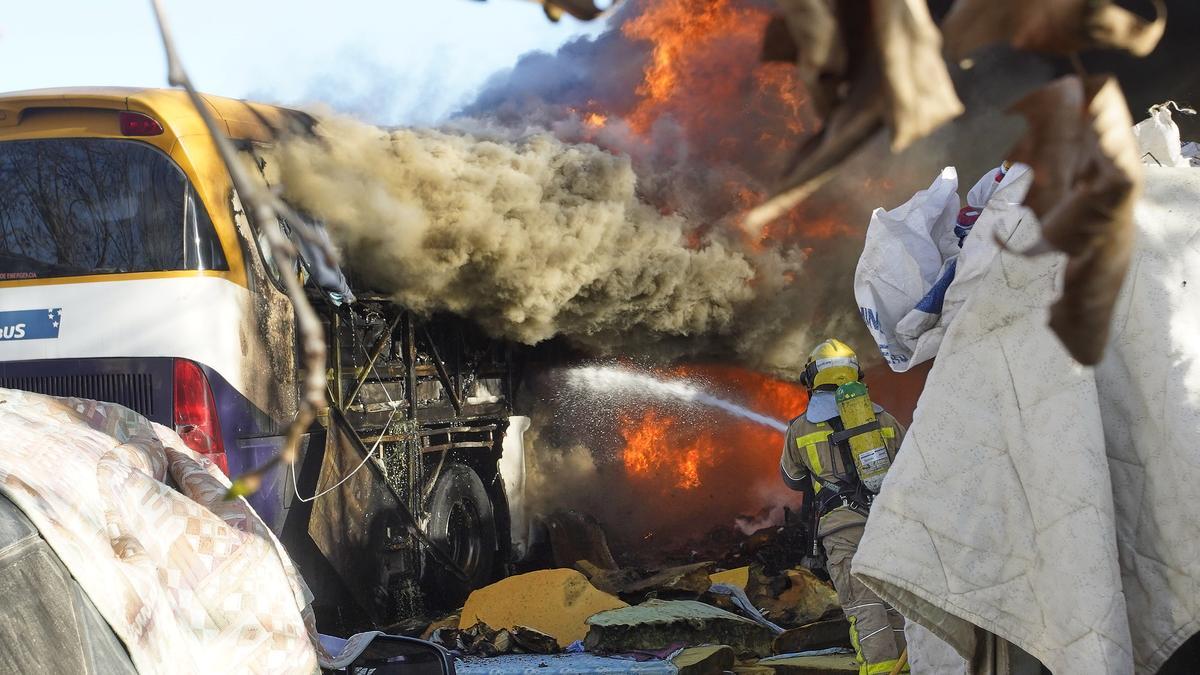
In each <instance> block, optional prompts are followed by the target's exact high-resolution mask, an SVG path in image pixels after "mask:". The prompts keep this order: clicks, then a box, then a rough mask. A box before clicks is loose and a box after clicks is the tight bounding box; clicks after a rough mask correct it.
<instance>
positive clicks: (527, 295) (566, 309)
mask: <svg viewBox="0 0 1200 675" xmlns="http://www.w3.org/2000/svg"><path fill="white" fill-rule="evenodd" d="M274 160H275V163H276V167H275V169H276V171H278V173H279V178H280V183H281V184H282V185H283V186H285V190H286V196H287V197H288V199H290V200H291V201H293V202H294V203H296V204H297V205H299V206H300V207H301V208H303V209H304V210H306V211H308V212H309V213H312V214H314V215H315V216H317V217H319V218H321V219H322V220H324V221H325V222H326V223H327V224H328V226H329V228H330V231H331V233H332V234H333V236H334V239H335V240H336V241H337V242H338V243H339V244H340V245H341V247H342V248H343V251H344V254H345V256H346V258H347V259H348V261H349V263H350V267H351V268H352V269H353V270H355V271H356V272H357V273H358V274H360V275H361V276H362V277H363V279H364V280H365V281H366V282H367V283H368V284H370V285H372V286H374V287H376V288H377V289H379V290H382V291H384V292H387V293H389V294H391V295H392V296H393V297H394V298H395V299H396V300H397V301H398V302H400V303H402V304H404V305H405V306H407V307H410V308H412V309H414V310H417V311H420V312H435V311H449V312H454V313H456V314H460V315H463V316H467V317H470V318H472V319H474V320H475V321H477V322H478V323H479V324H480V325H482V326H483V327H484V328H485V329H487V330H488V331H489V332H491V333H492V334H493V335H497V336H502V337H506V338H510V339H514V340H518V341H521V342H525V343H529V344H533V343H537V342H539V341H541V340H545V339H547V338H550V337H552V336H554V335H557V334H563V335H566V336H568V337H570V338H573V339H575V340H577V341H579V342H582V343H584V344H588V345H591V346H594V347H599V348H601V349H603V348H604V347H606V346H611V345H612V343H613V341H620V342H623V343H625V345H624V346H631V345H632V344H634V343H635V342H636V341H637V340H638V339H646V340H649V341H650V342H657V341H663V340H670V339H672V338H685V337H704V336H719V335H732V334H733V333H734V332H736V329H737V325H738V321H739V319H741V318H743V317H746V316H748V314H749V313H750V308H751V306H752V305H753V304H754V302H755V300H756V299H757V297H758V295H759V293H760V292H761V291H763V290H771V289H776V288H778V287H779V286H780V284H782V283H783V276H784V275H785V274H787V273H789V272H795V271H796V269H797V268H798V263H799V260H798V258H795V259H791V260H788V259H785V257H783V256H780V255H779V254H777V253H767V254H756V253H751V252H749V251H746V250H742V249H741V248H740V247H739V246H738V244H737V243H736V241H735V240H732V239H728V238H723V237H722V236H721V233H719V232H716V233H714V232H709V233H707V234H701V233H699V232H698V230H697V226H696V223H694V222H692V221H689V220H688V219H686V218H684V217H682V216H680V215H664V214H662V213H660V212H659V210H658V209H656V208H655V207H653V206H651V205H650V204H648V203H646V202H645V201H643V200H642V199H641V198H639V196H638V191H637V187H638V179H637V176H636V175H635V174H634V171H633V169H632V167H631V165H630V160H629V159H628V158H627V157H622V156H617V155H614V154H611V153H608V152H605V151H603V150H600V149H599V148H597V147H595V146H593V145H588V144H570V143H564V142H562V141H560V140H558V139H556V138H555V137H553V136H551V135H549V134H547V133H531V134H525V135H521V136H514V137H503V136H499V135H493V136H489V137H482V136H476V135H472V134H468V133H448V132H444V131H433V130H413V129H397V130H391V131H388V130H383V129H380V128H378V127H373V126H370V125H367V124H363V123H361V122H357V121H354V120H350V119H347V118H341V117H327V118H324V119H323V120H322V121H321V123H320V125H319V127H318V136H317V137H315V138H296V139H292V140H291V141H289V142H286V143H284V144H282V145H281V146H280V147H279V148H278V149H277V151H276V153H275V156H274Z"/></svg>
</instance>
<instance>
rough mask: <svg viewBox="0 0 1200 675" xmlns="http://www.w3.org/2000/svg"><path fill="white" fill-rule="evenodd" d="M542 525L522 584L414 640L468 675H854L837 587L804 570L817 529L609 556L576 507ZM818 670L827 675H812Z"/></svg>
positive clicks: (474, 603)
mask: <svg viewBox="0 0 1200 675" xmlns="http://www.w3.org/2000/svg"><path fill="white" fill-rule="evenodd" d="M759 515H760V516H761V515H763V514H759ZM752 520H753V519H751V518H749V517H747V518H746V519H745V522H751V521H752ZM544 525H545V527H544V539H543V541H541V542H539V543H538V546H537V548H536V549H535V550H534V551H533V552H532V554H531V556H530V557H529V558H528V559H527V562H526V563H525V564H524V565H523V566H522V567H520V568H519V569H517V570H516V572H518V574H516V575H514V576H511V577H508V578H506V579H504V580H502V581H499V582H497V583H495V584H492V585H490V586H487V587H484V588H482V589H478V590H476V591H475V592H474V593H472V594H471V596H470V597H469V598H468V599H467V601H466V603H465V605H464V606H463V607H462V608H460V609H458V610H457V611H455V612H453V613H451V614H449V615H448V616H445V617H441V618H439V619H437V620H435V621H432V622H430V623H429V624H428V625H426V626H424V629H423V630H418V629H417V628H418V627H413V629H412V630H411V632H412V633H413V634H414V635H418V634H419V635H421V636H422V637H425V638H427V639H431V640H433V641H435V642H437V643H439V644H441V645H443V646H445V647H446V648H448V649H450V650H452V651H453V652H455V653H456V654H457V655H458V656H459V658H460V662H462V663H463V664H464V665H465V666H466V669H467V671H470V669H471V664H472V662H475V663H477V664H480V665H481V667H482V664H485V663H486V664H491V666H490V667H495V666H496V664H497V663H502V662H504V661H505V660H507V661H513V662H516V663H526V664H529V663H532V662H531V661H530V660H537V659H541V661H540V662H539V663H538V664H533V665H537V666H539V667H554V666H556V665H557V666H558V667H568V668H569V667H571V666H570V665H568V664H572V663H575V661H574V660H577V659H585V660H586V659H610V660H611V659H627V660H631V661H636V662H652V661H663V662H669V663H670V664H671V665H672V666H674V667H675V668H677V669H678V672H712V671H711V670H708V669H711V668H716V667H719V668H720V669H730V668H735V667H736V668H737V669H738V670H742V669H746V671H747V672H764V673H765V672H839V671H840V670H841V669H847V670H851V671H853V670H854V667H853V666H854V661H853V654H852V653H850V643H849V634H850V632H849V626H848V625H847V623H846V620H845V617H844V615H843V614H842V611H841V608H840V606H839V605H838V601H837V596H836V594H835V593H834V590H833V588H832V586H831V585H830V584H829V583H828V580H827V579H825V578H822V577H821V576H818V574H820V573H819V572H818V573H814V572H812V571H810V570H809V569H807V568H806V567H805V566H804V563H805V562H806V561H805V560H804V556H805V555H807V553H808V552H809V549H810V546H809V544H810V539H809V538H808V531H809V528H808V525H807V524H806V523H804V522H802V521H801V519H800V517H799V515H798V514H796V513H794V512H792V511H791V510H788V509H785V510H784V518H783V522H782V523H780V524H777V525H770V526H767V527H763V528H760V529H758V530H756V531H753V532H751V533H749V534H746V533H744V531H743V529H739V528H738V527H735V526H733V525H731V526H728V527H718V528H714V529H713V530H711V531H710V532H709V533H708V534H707V535H705V536H702V537H700V538H697V539H694V540H692V541H689V542H686V544H684V545H680V546H676V547H674V548H665V547H664V548H663V549H662V550H650V549H649V548H641V549H639V548H637V547H629V548H627V549H621V548H618V549H617V550H616V551H615V552H614V551H613V550H612V549H611V548H610V546H609V542H608V538H607V536H606V535H605V532H604V530H603V528H602V527H601V525H600V524H599V522H598V521H597V520H596V519H595V518H593V517H591V516H589V515H587V514H584V513H581V512H579V511H570V510H560V511H557V512H555V513H553V514H551V515H550V516H549V517H547V518H545V519H544ZM801 654H803V656H801ZM497 659H499V661H497ZM814 663H815V664H817V665H820V666H821V667H822V668H824V669H825V670H823V671H817V670H803V668H810V667H814V666H813V664H814ZM772 664H774V665H772ZM797 664H799V665H797ZM580 667H582V666H580ZM692 667H695V668H701V670H698V671H692V670H689V669H688V668H692ZM716 672H719V670H718V671H716Z"/></svg>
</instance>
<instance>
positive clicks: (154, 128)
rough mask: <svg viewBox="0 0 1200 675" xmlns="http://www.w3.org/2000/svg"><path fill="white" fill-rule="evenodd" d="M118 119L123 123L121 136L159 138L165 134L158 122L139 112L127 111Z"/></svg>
mask: <svg viewBox="0 0 1200 675" xmlns="http://www.w3.org/2000/svg"><path fill="white" fill-rule="evenodd" d="M117 119H118V120H120V122H121V134H122V135H125V136H158V135H159V134H161V133H162V132H163V128H162V125H161V124H159V123H158V120H156V119H154V118H153V117H151V116H149V115H143V114H142V113H139V112H129V111H128V110H125V111H122V112H121V114H120V115H118V116H117Z"/></svg>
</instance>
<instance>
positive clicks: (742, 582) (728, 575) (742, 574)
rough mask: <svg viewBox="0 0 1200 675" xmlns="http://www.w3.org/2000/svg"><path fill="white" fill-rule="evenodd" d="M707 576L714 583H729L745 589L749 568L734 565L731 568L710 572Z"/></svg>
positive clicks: (748, 579) (748, 578) (748, 580)
mask: <svg viewBox="0 0 1200 675" xmlns="http://www.w3.org/2000/svg"><path fill="white" fill-rule="evenodd" d="M708 578H709V580H710V581H712V582H713V583H714V584H729V585H730V586H737V587H738V588H740V589H742V590H745V589H746V584H748V583H750V568H749V567H736V568H734V569H731V570H725V571H724V572H717V573H716V574H710V575H708Z"/></svg>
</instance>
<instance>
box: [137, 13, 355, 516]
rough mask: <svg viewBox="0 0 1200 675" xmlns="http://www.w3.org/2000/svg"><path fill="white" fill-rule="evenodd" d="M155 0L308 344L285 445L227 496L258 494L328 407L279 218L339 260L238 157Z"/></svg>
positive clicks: (310, 319)
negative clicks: (268, 475)
mask: <svg viewBox="0 0 1200 675" xmlns="http://www.w3.org/2000/svg"><path fill="white" fill-rule="evenodd" d="M150 4H151V5H152V6H153V8H154V16H155V19H157V21H158V29H159V33H160V34H161V35H162V40H163V49H164V50H165V51H166V55H167V81H168V82H169V83H170V84H171V85H172V86H175V87H182V88H183V89H184V90H185V91H187V94H188V98H190V99H191V101H192V105H193V106H194V107H195V108H196V112H197V113H198V114H199V115H200V117H201V119H203V120H204V126H205V127H206V128H207V129H208V133H209V135H210V136H211V137H212V139H213V143H214V144H215V145H216V147H217V151H218V153H219V154H220V155H221V160H222V161H223V162H224V163H225V167H226V169H228V171H229V176H230V179H231V181H232V183H233V189H234V190H235V191H237V194H238V196H239V198H240V199H241V200H242V202H243V203H244V204H245V205H246V208H247V211H252V212H253V213H254V222H256V223H258V225H259V227H261V228H262V231H263V233H264V234H265V235H266V249H267V251H266V253H267V254H268V255H270V256H271V257H272V258H273V259H275V260H277V261H279V269H280V272H281V274H280V276H281V277H283V283H284V287H285V290H286V291H287V296H288V298H290V299H291V301H292V306H293V308H294V310H295V312H296V322H297V325H298V328H299V333H300V340H301V344H302V347H303V371H304V390H303V392H302V395H301V397H300V402H299V409H298V410H297V412H296V418H295V419H294V420H292V423H291V425H290V426H288V430H287V434H286V438H285V440H284V444H283V448H282V449H281V450H280V453H279V454H278V455H276V456H275V457H273V458H271V459H270V460H268V461H267V462H266V463H265V464H263V465H262V466H259V467H257V468H255V469H252V470H250V471H248V472H246V473H243V474H242V475H240V476H237V477H236V478H234V479H233V485H232V487H230V489H229V493H228V494H227V495H226V496H227V498H234V497H238V496H244V495H248V494H253V493H254V492H256V491H257V490H258V488H259V486H261V484H262V478H263V476H264V475H265V474H266V473H267V472H268V471H270V470H271V469H272V468H274V467H276V466H278V465H279V464H281V463H291V462H292V461H294V460H295V458H296V449H297V448H298V447H299V444H300V437H301V436H302V435H303V434H304V432H305V431H306V430H307V429H308V427H309V425H310V424H311V423H312V421H313V418H314V417H315V415H316V411H317V410H318V409H319V408H321V407H322V406H324V405H325V335H324V332H323V329H322V327H321V321H320V319H319V318H318V317H317V313H316V311H314V310H313V308H312V305H311V304H309V302H308V298H307V297H306V296H305V294H304V287H303V286H302V285H301V284H300V278H299V276H298V275H297V274H295V273H292V272H291V270H295V269H297V267H296V260H297V256H298V253H297V251H296V246H295V244H294V243H293V242H292V241H291V240H290V239H288V238H287V236H285V235H284V233H283V231H282V230H281V229H280V227H279V219H280V218H281V217H282V218H283V219H284V220H286V221H287V223H288V225H289V226H290V228H291V231H292V232H294V233H296V234H297V236H300V237H303V238H304V239H305V240H307V241H309V242H312V243H313V244H314V245H316V246H318V247H320V248H321V250H322V251H323V252H324V253H325V254H326V255H328V256H329V257H330V258H335V256H334V254H333V252H332V251H331V250H329V247H328V244H327V242H326V241H325V239H323V238H321V237H318V236H315V235H314V234H313V232H312V230H311V227H310V226H309V224H308V222H307V221H305V220H304V219H303V218H301V217H299V216H298V215H297V214H296V213H294V212H293V211H292V209H291V208H289V207H288V206H287V204H285V203H284V202H283V201H282V200H281V199H279V197H278V196H276V195H275V194H274V193H272V192H271V191H270V190H267V189H264V188H263V187H261V186H260V185H259V184H258V183H256V182H255V181H253V180H252V179H251V178H250V177H249V176H248V175H247V173H246V169H245V167H244V166H243V165H242V163H241V162H239V161H238V159H237V150H236V149H235V148H234V146H233V143H232V142H231V141H230V140H229V138H228V137H227V136H225V134H223V133H221V131H220V128H219V127H218V125H217V123H216V120H214V119H213V116H212V113H211V112H210V111H209V109H208V106H207V105H206V104H205V101H204V99H203V98H202V97H201V96H200V94H199V92H197V91H196V88H195V87H194V86H192V82H191V79H190V78H189V77H188V74H187V71H185V70H184V67H183V62H182V61H181V60H180V59H179V54H178V53H177V52H176V50H175V42H174V40H173V39H172V37H171V30H170V28H169V27H168V25H167V20H166V15H165V14H164V12H163V9H162V5H161V4H160V2H159V0H150Z"/></svg>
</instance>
